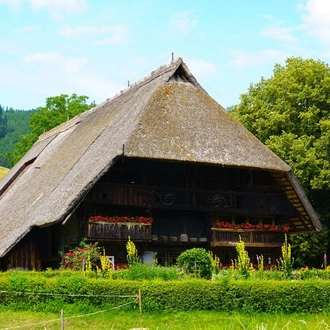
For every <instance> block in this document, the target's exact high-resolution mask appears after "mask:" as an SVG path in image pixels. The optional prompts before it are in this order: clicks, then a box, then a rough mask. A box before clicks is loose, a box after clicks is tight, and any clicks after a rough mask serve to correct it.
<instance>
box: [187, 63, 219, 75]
mask: <svg viewBox="0 0 330 330" xmlns="http://www.w3.org/2000/svg"><path fill="white" fill-rule="evenodd" d="M187 65H188V67H189V69H190V70H191V72H193V74H194V75H196V77H199V78H206V77H209V76H213V75H215V74H216V66H215V64H213V63H211V62H208V61H205V60H196V59H193V60H190V61H187Z"/></svg>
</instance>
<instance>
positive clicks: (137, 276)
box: [113, 263, 179, 281]
mask: <svg viewBox="0 0 330 330" xmlns="http://www.w3.org/2000/svg"><path fill="white" fill-rule="evenodd" d="M178 278H179V273H178V272H177V270H176V269H175V268H173V267H159V266H153V265H146V264H138V263H137V264H134V265H133V266H131V267H130V268H128V269H122V270H117V271H116V272H114V274H113V279H120V280H138V281H142V280H155V279H159V280H164V281H169V280H177V279H178Z"/></svg>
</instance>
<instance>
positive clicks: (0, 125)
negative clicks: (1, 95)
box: [0, 105, 8, 139]
mask: <svg viewBox="0 0 330 330" xmlns="http://www.w3.org/2000/svg"><path fill="white" fill-rule="evenodd" d="M7 131H8V127H7V116H6V114H5V113H4V111H3V108H2V106H1V105H0V139H1V138H3V137H4V136H5V135H6V134H7Z"/></svg>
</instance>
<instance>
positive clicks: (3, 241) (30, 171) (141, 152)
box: [0, 58, 321, 269]
mask: <svg viewBox="0 0 330 330" xmlns="http://www.w3.org/2000/svg"><path fill="white" fill-rule="evenodd" d="M164 196H165V200H164V198H162V197H164ZM219 201H220V202H219ZM114 214H116V215H121V216H123V215H129V216H137V215H141V216H142V215H143V216H149V217H152V218H153V223H152V225H150V228H149V229H148V230H149V231H148V232H147V234H146V235H147V236H146V237H145V236H144V237H139V236H137V237H136V242H137V244H138V246H139V249H140V252H141V254H143V253H144V252H145V251H146V250H150V251H157V252H158V254H160V256H164V257H163V258H164V260H165V261H166V262H168V258H171V257H170V255H173V258H172V259H171V260H172V261H174V260H175V256H176V255H177V254H178V253H180V252H181V251H182V250H184V249H186V248H189V247H191V246H196V245H200V246H204V247H206V248H208V249H214V250H215V252H216V253H219V254H220V255H221V257H222V258H226V257H228V258H229V257H230V253H231V252H230V251H231V250H230V249H232V247H233V244H234V243H235V242H233V241H231V239H228V238H227V239H226V238H225V237H222V236H221V235H222V229H221V228H218V227H217V225H216V224H217V223H221V222H223V223H231V224H232V225H233V226H234V225H235V224H237V225H241V224H242V223H251V224H253V226H257V224H259V226H262V225H263V224H264V223H267V224H269V225H271V226H273V227H274V226H280V227H281V228H282V227H283V226H286V227H287V228H290V229H289V230H288V231H289V233H299V232H309V231H315V230H320V229H321V224H320V222H319V220H318V217H317V215H316V214H315V212H314V210H313V208H312V206H311V204H310V202H309V201H308V199H307V197H306V195H305V193H304V192H303V190H302V188H301V186H300V184H299V182H298V181H297V179H296V177H295V176H294V174H293V173H292V170H291V168H290V167H289V166H288V165H287V164H286V163H285V162H284V161H282V160H281V159H280V158H279V157H277V156H276V155H275V154H274V153H273V152H272V151H270V150H269V149H268V148H267V147H266V146H265V145H263V144H262V143H261V142H260V141H259V140H258V139H257V138H256V137H255V136H253V135H252V134H251V133H250V132H249V131H247V130H246V129H245V128H244V127H243V126H242V125H241V124H239V123H238V122H237V121H236V120H235V119H233V118H232V117H231V115H230V114H228V112H227V111H226V110H225V109H223V108H222V107H221V105H219V104H218V103H217V102H216V101H215V100H213V99H212V98H211V97H210V96H209V95H208V94H207V93H206V92H205V90H204V89H203V88H202V87H201V85H200V84H199V83H198V82H197V80H196V79H195V77H194V76H193V75H192V73H191V72H190V71H189V69H188V68H187V66H186V65H185V63H184V62H183V60H182V59H180V58H179V59H177V60H175V61H172V62H171V63H170V64H169V65H166V66H163V67H161V68H159V69H158V70H156V71H154V72H152V73H151V74H150V75H149V76H147V77H146V78H144V79H143V80H142V81H140V82H138V83H136V84H134V85H132V86H130V87H129V88H127V89H126V90H124V91H121V92H120V93H119V94H118V95H116V96H115V97H113V98H111V99H107V100H106V101H104V102H103V103H102V104H100V105H97V106H96V107H94V108H93V109H90V110H89V111H87V112H85V113H82V114H81V115H79V116H77V117H75V118H73V119H72V120H70V121H68V122H66V123H64V124H62V125H60V126H58V127H56V128H55V129H53V130H51V131H49V132H46V133H44V134H43V135H42V136H40V138H39V140H38V141H37V142H36V143H35V144H34V146H33V147H32V148H31V149H30V150H29V152H28V153H27V154H26V155H25V156H24V157H23V158H22V159H21V160H20V161H19V163H18V164H16V165H15V167H14V168H13V169H11V171H10V172H9V173H8V174H7V175H6V176H5V177H4V178H3V179H2V180H1V181H0V261H1V263H0V265H1V268H2V269H8V268H13V267H21V268H26V269H32V268H36V269H42V268H45V267H46V266H49V265H52V266H54V265H56V262H57V261H58V255H57V252H58V251H59V250H63V249H64V247H65V245H67V244H68V243H69V242H70V241H72V240H73V241H78V240H79V239H81V238H82V237H85V236H87V238H88V239H90V240H98V241H101V242H103V244H104V245H105V246H106V247H107V249H108V252H107V253H109V254H111V255H115V258H116V260H119V261H121V262H124V260H123V259H124V258H123V256H122V250H123V249H124V244H125V242H126V239H127V236H124V237H118V235H117V236H116V235H114V234H111V233H110V234H109V230H110V229H111V228H110V224H108V226H109V227H104V226H107V224H105V223H100V224H99V227H98V228H101V227H102V228H103V229H102V230H105V229H104V228H108V229H107V230H108V234H95V233H94V232H93V231H91V230H92V229H91V228H92V227H91V226H92V225H95V224H92V225H91V224H90V217H91V216H93V215H102V216H112V215H114ZM111 226H114V225H111ZM280 227H278V228H280ZM227 229H228V228H227ZM93 230H94V229H93ZM111 230H112V229H111ZM111 230H110V231H111ZM240 230H241V229H240ZM242 230H243V229H242ZM93 233H94V234H93ZM104 233H105V231H104ZM264 234H265V235H266V236H267V235H268V234H269V233H266V232H265V233H264ZM272 234H273V233H272ZM276 234H281V235H283V233H282V232H281V233H279V232H278V233H276ZM219 235H220V236H219ZM233 235H237V228H236V233H233ZM132 237H133V236H132ZM233 237H234V236H233ZM267 237H268V236H267ZM191 238H194V239H191ZM246 240H247V241H246V243H247V246H250V247H251V248H268V250H269V249H272V248H274V249H278V248H279V247H280V246H281V244H280V243H281V241H279V239H278V238H276V239H275V238H274V237H273V236H272V237H268V238H267V239H266V240H264V239H262V241H258V239H257V238H256V237H254V238H253V239H252V241H251V242H250V241H248V238H246ZM273 240H274V241H273ZM281 240H282V236H281ZM249 244H250V245H249ZM173 251H174V252H173ZM222 251H224V252H222ZM228 251H229V252H228ZM171 253H172V254H171ZM269 253H270V254H272V253H273V252H269ZM272 257H275V256H274V255H272ZM161 258H162V257H161ZM164 260H161V261H164ZM165 261H164V262H165Z"/></svg>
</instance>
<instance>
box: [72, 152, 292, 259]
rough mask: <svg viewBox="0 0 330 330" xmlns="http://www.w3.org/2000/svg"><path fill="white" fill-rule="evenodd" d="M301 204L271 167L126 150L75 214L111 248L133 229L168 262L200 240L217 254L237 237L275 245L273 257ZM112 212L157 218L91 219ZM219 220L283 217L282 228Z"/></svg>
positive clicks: (273, 221) (93, 237)
mask: <svg viewBox="0 0 330 330" xmlns="http://www.w3.org/2000/svg"><path fill="white" fill-rule="evenodd" d="M296 212H297V211H296V210H295V209H294V208H293V207H292V206H291V205H290V204H289V203H288V201H287V199H286V197H285V195H284V193H283V192H282V190H281V189H280V187H279V186H278V185H277V184H276V182H275V181H274V180H273V178H272V175H271V173H269V172H267V171H261V170H258V171H257V170H252V169H251V170H249V169H240V168H227V167H226V168H224V167H221V166H211V165H207V164H193V163H183V162H165V161H157V160H143V159H130V158H125V159H119V160H118V161H117V162H116V164H115V165H114V166H113V167H111V168H110V170H109V171H108V172H107V173H106V174H105V175H104V176H103V177H102V178H101V179H100V180H99V181H98V182H97V183H96V184H95V185H94V187H93V188H92V189H91V190H90V192H89V193H88V194H87V195H86V197H85V199H84V200H83V202H82V203H81V204H80V206H79V208H78V209H77V214H79V216H77V221H80V222H81V224H80V225H79V226H80V228H82V231H81V233H80V237H83V236H85V237H87V238H88V239H89V240H90V241H99V242H100V245H109V251H108V252H107V253H108V254H111V255H115V254H116V251H115V250H116V249H117V248H118V246H121V247H123V246H124V243H126V241H127V238H128V236H130V237H131V239H132V240H133V241H134V242H135V243H136V244H137V246H138V248H139V250H140V254H141V255H143V253H144V252H145V251H154V252H157V255H158V257H159V262H160V263H166V264H168V263H173V262H174V260H176V257H177V256H178V255H179V254H180V253H181V252H183V251H184V250H185V249H187V248H192V247H195V246H200V247H205V248H206V249H208V250H214V251H220V254H221V250H222V249H225V250H226V249H227V248H229V249H231V250H233V251H235V244H236V242H237V241H238V239H239V237H241V239H242V240H243V241H244V242H245V245H246V247H247V249H250V248H259V250H260V249H261V251H260V252H262V250H263V249H264V250H267V251H272V252H271V257H272V259H275V258H276V257H278V256H279V255H278V254H279V251H280V249H279V248H280V247H281V246H282V244H283V242H284V233H283V232H282V230H281V229H280V228H283V226H286V225H287V226H289V223H288V222H289V220H288V219H289V217H292V216H294V215H295V213H296ZM115 215H117V216H128V217H135V216H145V217H152V218H153V220H154V221H153V223H152V224H148V225H134V224H114V223H106V222H103V223H102V222H101V223H93V222H91V221H89V219H90V217H93V216H103V217H106V216H108V217H110V216H115ZM219 221H226V222H228V223H232V224H233V225H238V226H239V225H241V224H242V223H251V224H254V225H256V224H260V225H263V224H269V225H271V226H272V227H274V226H276V225H278V226H279V227H278V228H279V229H278V231H277V232H271V231H268V230H265V229H263V228H260V229H259V230H241V229H239V230H237V229H236V230H234V229H233V230H228V229H222V228H217V227H216V224H217V223H218V222H219ZM78 239H79V238H77V240H78ZM110 243H111V244H110ZM267 253H268V254H270V253H269V252H267ZM116 259H117V258H116V255H115V260H116ZM119 259H120V260H121V261H122V262H125V260H123V259H122V258H119Z"/></svg>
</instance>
